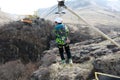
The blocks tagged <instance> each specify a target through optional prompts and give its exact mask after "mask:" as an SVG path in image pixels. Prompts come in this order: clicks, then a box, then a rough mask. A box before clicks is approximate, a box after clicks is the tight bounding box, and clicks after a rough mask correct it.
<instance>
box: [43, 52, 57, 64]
mask: <svg viewBox="0 0 120 80" xmlns="http://www.w3.org/2000/svg"><path fill="white" fill-rule="evenodd" d="M57 61H58V60H57V55H56V54H54V53H49V54H48V53H47V54H45V55H44V56H43V57H42V59H41V62H42V66H50V65H51V64H53V63H56V62H57Z"/></svg>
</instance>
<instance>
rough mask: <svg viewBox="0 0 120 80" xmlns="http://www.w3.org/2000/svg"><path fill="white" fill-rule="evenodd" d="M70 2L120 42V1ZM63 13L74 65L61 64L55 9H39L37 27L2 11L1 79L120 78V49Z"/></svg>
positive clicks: (90, 22)
mask: <svg viewBox="0 0 120 80" xmlns="http://www.w3.org/2000/svg"><path fill="white" fill-rule="evenodd" d="M65 4H66V5H67V6H68V7H70V8H71V9H72V10H74V11H75V12H76V13H77V14H78V15H80V16H81V17H82V18H84V19H85V20H86V21H87V22H88V23H89V24H90V25H93V26H95V27H97V28H99V29H100V30H101V31H102V32H103V33H105V34H106V35H108V36H109V37H110V38H112V39H113V40H114V41H116V42H117V43H118V44H120V22H119V21H120V12H119V9H120V7H119V5H118V4H119V1H118V2H117V3H113V4H112V2H110V1H108V0H68V1H66V3H65ZM115 6H117V7H115ZM63 11H65V13H66V14H64V15H62V16H61V17H62V18H63V20H64V21H63V22H64V23H65V25H66V26H68V29H69V30H70V31H69V38H70V50H71V54H72V60H73V65H71V64H68V62H67V60H66V64H65V65H63V64H61V63H60V62H61V59H60V55H59V50H58V48H57V45H56V43H55V40H54V39H55V36H54V34H53V28H54V26H55V24H54V18H55V17H57V16H58V14H54V13H55V12H57V7H56V5H54V6H52V7H50V8H46V9H39V14H40V18H38V19H35V20H34V21H33V23H32V24H26V23H24V22H21V20H18V21H13V20H11V18H10V16H9V14H7V13H4V12H2V11H0V80H95V72H102V73H107V74H111V75H115V76H120V48H118V47H117V46H116V45H114V44H112V43H111V42H110V41H109V40H106V39H105V38H103V37H102V36H101V35H100V34H98V33H97V32H96V31H94V30H93V29H91V28H89V27H88V26H87V25H86V24H85V23H83V22H82V21H81V20H79V19H78V18H77V17H76V16H74V15H73V14H71V13H70V12H68V11H67V10H63ZM11 16H15V17H18V15H14V14H13V15H11ZM12 19H14V18H12ZM9 22H10V23H9ZM3 24H4V25H3ZM64 55H65V57H67V56H66V54H64Z"/></svg>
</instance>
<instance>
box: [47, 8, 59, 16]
mask: <svg viewBox="0 0 120 80" xmlns="http://www.w3.org/2000/svg"><path fill="white" fill-rule="evenodd" d="M56 9H57V6H56V7H55V8H53V9H52V10H51V11H50V12H49V13H48V14H47V15H45V18H46V17H48V16H49V15H50V14H51V13H52V12H53V11H54V10H56Z"/></svg>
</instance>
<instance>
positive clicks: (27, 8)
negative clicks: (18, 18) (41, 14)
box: [0, 0, 117, 15]
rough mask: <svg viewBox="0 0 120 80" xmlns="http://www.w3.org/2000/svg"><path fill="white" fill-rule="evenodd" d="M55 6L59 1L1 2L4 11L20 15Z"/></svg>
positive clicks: (25, 0)
mask: <svg viewBox="0 0 120 80" xmlns="http://www.w3.org/2000/svg"><path fill="white" fill-rule="evenodd" d="M108 1H117V0H108ZM55 4H57V0H0V8H1V10H2V11H4V12H7V13H12V14H20V15H24V14H27V15H28V14H33V13H34V11H36V10H37V9H39V8H47V7H51V6H53V5H55Z"/></svg>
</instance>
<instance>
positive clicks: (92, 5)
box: [39, 0, 120, 25]
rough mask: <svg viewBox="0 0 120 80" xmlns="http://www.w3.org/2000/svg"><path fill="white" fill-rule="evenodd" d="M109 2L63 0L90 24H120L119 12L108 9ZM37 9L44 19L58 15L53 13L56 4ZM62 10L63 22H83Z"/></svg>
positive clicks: (101, 0) (102, 0)
mask: <svg viewBox="0 0 120 80" xmlns="http://www.w3.org/2000/svg"><path fill="white" fill-rule="evenodd" d="M110 3H111V2H109V1H105V0H100V1H98V0H92V1H91V0H89V1H88V0H82V1H79V0H71V1H68V2H65V4H66V5H67V6H68V7H69V8H71V9H73V10H74V11H75V12H76V13H77V14H78V15H80V16H81V17H83V18H84V19H85V20H86V21H87V22H89V23H90V24H93V25H98V24H104V25H120V23H119V20H120V14H119V12H117V11H115V10H114V11H113V10H112V9H110V7H109V6H108V5H110ZM118 3H119V2H118ZM71 4H72V5H71ZM111 6H112V5H111ZM116 8H117V7H116ZM117 9H118V10H119V9H120V8H117ZM39 11H40V16H41V17H45V18H46V19H50V20H54V18H55V17H56V16H58V14H55V12H57V8H56V6H53V7H51V8H48V9H44V10H39ZM41 11H43V12H41ZM63 11H65V12H66V14H63V15H62V17H63V18H64V22H65V23H73V24H74V23H76V24H83V23H82V22H81V21H80V20H78V19H77V17H75V16H74V15H73V14H71V13H69V12H68V11H67V10H64V9H63ZM46 15H47V16H46ZM73 20H74V22H73ZM110 20H112V21H110Z"/></svg>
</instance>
